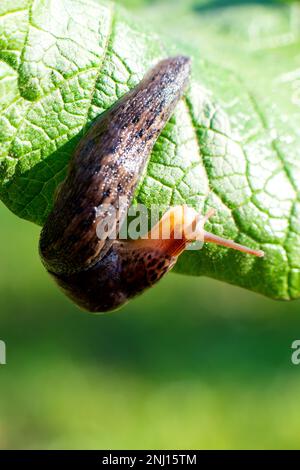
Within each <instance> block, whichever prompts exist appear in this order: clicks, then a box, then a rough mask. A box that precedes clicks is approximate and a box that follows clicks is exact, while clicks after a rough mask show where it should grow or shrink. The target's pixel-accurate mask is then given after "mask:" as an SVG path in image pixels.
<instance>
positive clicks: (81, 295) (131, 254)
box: [39, 56, 263, 312]
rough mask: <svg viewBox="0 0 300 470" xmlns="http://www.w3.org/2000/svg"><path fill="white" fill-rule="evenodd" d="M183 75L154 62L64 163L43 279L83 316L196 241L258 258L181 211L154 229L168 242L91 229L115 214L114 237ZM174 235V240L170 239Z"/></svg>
mask: <svg viewBox="0 0 300 470" xmlns="http://www.w3.org/2000/svg"><path fill="white" fill-rule="evenodd" d="M190 67H191V64H190V59H189V58H187V57H182V56H179V57H171V58H168V59H165V60H163V61H161V62H159V63H158V64H157V65H156V66H155V67H154V68H153V69H151V70H150V72H148V74H146V76H145V77H144V78H143V80H142V81H141V82H140V83H139V84H138V85H137V86H136V87H135V88H134V89H133V90H131V91H130V92H129V93H127V94H126V95H125V96H124V97H123V98H122V99H120V100H119V101H118V102H117V103H116V104H115V105H114V106H112V107H111V108H110V109H109V110H108V111H107V112H105V113H103V114H102V115H101V116H100V117H99V118H98V119H97V120H96V122H95V123H94V124H93V125H92V127H91V128H90V129H89V131H88V132H87V133H86V135H85V136H84V137H83V138H82V139H81V140H80V142H79V144H78V146H77V148H76V150H75V152H74V155H73V156H72V158H71V160H70V164H69V168H68V172H67V176H66V179H65V180H64V182H63V183H62V184H61V186H60V188H59V190H58V191H57V193H56V196H55V201H54V207H53V210H52V212H51V213H50V214H49V216H48V218H47V220H46V223H45V225H44V227H43V229H42V232H41V237H40V245H39V249H40V256H41V259H42V262H43V264H44V266H45V268H46V269H47V271H48V272H49V273H50V275H51V276H52V277H53V278H54V279H55V280H56V282H57V284H58V285H59V286H60V287H61V288H62V289H63V291H64V292H65V293H66V295H67V296H69V297H70V298H71V299H72V300H73V301H74V302H75V303H76V304H77V305H79V306H80V307H81V308H83V309H85V310H88V311H90V312H106V311H109V310H115V309H116V308H118V307H120V306H121V305H123V304H124V303H126V302H127V301H128V300H129V299H131V298H132V297H134V296H136V295H137V294H139V293H141V292H142V291H144V290H145V289H147V288H149V287H151V286H152V285H153V284H155V283H156V282H157V281H158V280H159V279H161V278H162V276H164V274H165V273H167V272H168V271H169V270H170V269H171V268H172V267H173V266H174V264H175V262H176V260H177V258H178V256H179V255H180V253H181V252H182V251H183V250H184V249H185V248H186V246H187V244H188V243H190V242H191V241H193V240H195V239H197V237H198V236H199V234H200V235H201V236H202V239H203V241H210V242H213V243H217V244H221V245H224V246H227V247H231V248H235V249H238V250H240V251H244V252H246V253H250V254H254V255H257V256H263V252H261V251H259V250H258V251H256V250H252V249H250V248H247V247H243V246H241V245H238V244H236V243H234V242H233V241H230V240H224V239H222V238H220V237H217V236H216V235H213V234H209V233H207V232H205V231H204V224H205V222H206V220H207V219H208V217H209V216H211V215H212V213H211V212H210V213H209V214H208V215H207V216H206V217H201V216H200V215H199V214H197V212H196V211H195V210H194V209H192V208H185V209H186V211H185V214H186V215H185V218H183V215H182V211H181V210H180V209H181V206H175V207H171V208H170V209H169V211H168V212H167V213H166V214H165V215H164V216H163V217H162V219H161V220H160V221H159V222H158V226H156V227H155V228H156V229H157V228H159V230H160V229H161V227H162V225H163V223H164V220H165V219H166V217H167V216H168V218H169V220H170V221H171V222H170V223H171V231H170V237H169V238H168V239H163V238H157V237H151V233H153V230H154V229H155V228H154V229H151V230H152V232H151V233H150V236H149V237H143V238H140V239H138V240H121V239H120V238H118V236H116V237H115V239H114V238H112V237H110V236H109V235H110V233H109V232H107V233H106V234H105V236H102V237H99V236H98V233H97V227H98V225H99V223H101V222H102V221H103V219H104V217H106V216H107V212H108V211H107V210H101V208H102V207H112V208H115V209H116V214H117V230H118V231H119V230H120V227H121V225H122V223H123V221H124V219H125V217H126V214H127V211H128V208H129V207H130V204H131V202H132V199H133V196H134V191H135V189H136V187H137V184H138V182H139V179H140V176H141V175H142V173H143V170H144V168H145V166H146V164H147V162H148V159H149V157H150V154H151V151H152V148H153V145H154V144H155V142H156V140H157V138H158V136H159V134H160V132H161V131H162V129H163V128H164V126H165V124H166V123H167V122H168V120H169V119H170V117H171V115H172V113H173V111H174V108H175V106H176V104H177V103H178V102H179V100H180V99H181V98H182V96H183V94H184V92H185V90H186V87H187V85H188V82H189V76H190ZM120 200H122V201H125V203H123V204H120V202H119V201H120ZM99 208H100V209H99ZM192 226H193V228H194V229H195V227H197V229H196V235H195V230H194V231H193V234H192V235H191V234H190V233H191V230H189V229H190V228H191V227H192ZM175 229H176V230H177V232H178V231H179V233H180V234H181V236H180V237H175V236H174V233H175ZM117 235H118V233H117Z"/></svg>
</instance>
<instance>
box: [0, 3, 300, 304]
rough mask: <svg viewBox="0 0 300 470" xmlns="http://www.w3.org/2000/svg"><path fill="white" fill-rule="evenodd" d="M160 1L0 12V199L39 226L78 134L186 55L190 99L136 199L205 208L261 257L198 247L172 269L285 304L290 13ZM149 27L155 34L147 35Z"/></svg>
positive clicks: (295, 241)
mask: <svg viewBox="0 0 300 470" xmlns="http://www.w3.org/2000/svg"><path fill="white" fill-rule="evenodd" d="M173 3H174V2H173ZM173 3H170V2H165V3H162V5H160V6H159V7H148V8H146V9H145V10H141V11H139V14H138V16H137V17H136V18H135V17H132V16H131V15H129V14H128V13H127V12H126V11H125V10H124V9H123V8H122V7H121V6H119V5H116V4H113V3H110V2H105V1H102V0H89V1H83V0H33V1H32V0H14V2H13V6H12V2H11V1H8V0H2V1H1V4H0V146H1V147H0V184H1V186H0V196H1V199H2V200H3V201H4V203H5V204H6V205H7V206H8V207H9V208H10V209H11V210H12V211H13V212H15V213H16V214H17V215H18V216H20V217H23V218H25V219H28V220H30V221H33V222H35V223H38V224H40V225H42V224H43V222H44V220H45V218H46V216H47V214H48V213H49V211H50V209H51V207H52V201H53V193H54V191H55V188H56V187H57V185H58V184H59V182H60V181H61V180H62V179H63V178H64V175H65V170H66V165H67V162H68V160H69V158H70V155H71V153H72V151H73V150H74V147H75V145H76V143H77V142H78V139H79V138H80V136H81V135H82V133H83V132H84V131H85V129H86V127H87V126H88V125H89V124H90V123H91V122H92V121H93V120H94V119H95V118H96V117H97V116H98V115H99V114H100V113H102V112H103V111H104V110H106V109H107V108H109V107H110V106H111V105H112V104H113V103H114V102H115V101H116V100H117V99H118V98H120V97H121V96H122V95H123V94H124V93H126V92H127V91H128V90H129V89H130V88H132V87H133V86H134V85H135V84H136V83H137V82H138V81H139V80H140V79H141V78H142V76H143V75H144V73H145V71H146V70H148V69H149V67H151V65H153V64H154V63H156V62H157V61H158V60H159V59H161V58H163V57H166V56H168V55H174V54H177V53H181V54H182V53H185V54H188V55H190V56H192V57H193V76H192V80H191V85H190V89H189V90H188V92H187V94H186V97H185V99H184V100H182V102H181V103H180V104H179V106H178V107H177V110H176V112H175V115H174V116H173V118H172V119H171V121H170V123H169V124H168V125H167V126H166V128H165V129H164V131H163V133H162V135H161V137H160V138H159V141H158V142H157V144H156V146H155V149H154V151H153V154H152V157H151V161H150V163H149V165H148V169H147V172H146V174H145V176H144V178H143V181H142V183H141V184H140V186H139V189H138V191H137V194H136V197H137V199H138V200H139V201H140V202H143V203H146V204H147V205H148V206H149V205H151V204H161V205H162V206H164V207H167V206H168V205H170V204H181V203H187V204H190V205H192V206H194V207H195V208H196V209H197V210H199V211H201V212H203V211H205V210H207V209H208V208H211V207H215V208H216V209H217V215H216V216H215V217H214V218H213V219H212V223H211V227H209V228H210V230H211V231H213V232H214V233H217V234H219V235H223V236H226V237H227V238H233V239H235V240H236V241H238V242H240V243H243V244H247V245H249V246H253V247H257V248H262V249H264V250H265V252H266V256H265V258H264V259H257V258H254V257H251V256H247V255H244V254H241V253H237V252H234V251H232V250H227V249H225V248H220V247H216V246H205V248H204V249H203V250H200V251H187V252H185V253H184V254H183V255H182V256H181V258H180V260H179V261H178V263H177V265H176V268H175V269H176V270H177V271H178V272H181V273H185V274H193V275H207V276H211V277H214V278H217V279H222V280H225V281H227V282H230V283H233V284H236V285H240V286H244V287H247V288H248V289H252V290H254V291H257V292H261V293H263V294H265V295H268V296H270V297H273V298H278V299H293V298H297V297H299V296H300V197H299V181H300V159H299V148H300V131H299V129H300V113H299V105H300V84H299V80H300V64H299V42H300V37H299V32H300V28H299V23H300V21H298V20H299V19H300V15H299V10H298V9H297V5H296V6H295V5H291V6H290V5H280V4H278V5H277V4H275V3H274V5H272V4H271V5H269V6H257V5H256V6H248V7H244V6H238V5H237V6H236V7H226V6H225V5H226V4H225V3H224V4H223V6H222V5H221V7H220V4H218V2H217V1H215V2H214V3H205V2H203V1H202V2H198V3H196V4H195V3H194V2H184V3H183V2H182V3H179V4H178V6H175V5H173ZM291 11H292V12H293V14H292V15H291ZM150 17H152V18H153V23H156V28H157V30H158V31H159V30H162V29H164V30H166V28H168V29H169V31H168V33H167V34H166V31H161V32H160V33H158V34H157V33H153V32H152V31H153V30H154V29H155V28H151V26H148V24H151V20H150V19H149V18H150ZM137 18H138V19H137ZM290 18H292V21H291V20H290ZM149 29H150V30H149ZM180 31H181V32H180ZM180 36H181V37H180ZM182 39H184V41H183V40H182Z"/></svg>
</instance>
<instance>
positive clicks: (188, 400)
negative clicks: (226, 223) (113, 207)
mask: <svg viewBox="0 0 300 470" xmlns="http://www.w3.org/2000/svg"><path fill="white" fill-rule="evenodd" d="M121 3H125V2H121ZM126 3H128V4H132V6H133V7H138V6H139V5H140V4H141V3H143V2H141V1H139V0H132V1H130V0H128V2H126ZM144 3H146V4H151V3H153V4H154V7H155V8H156V7H157V4H158V2H146V1H145V2H144ZM174 3H175V2H174ZM181 3H182V2H181ZM256 3H257V2H256ZM0 220H1V224H0V228H1V230H0V263H1V269H0V339H2V340H4V341H5V342H6V345H7V365H5V366H0V448H2V449H6V448H17V449H23V448H34V449H37V448H42V449H46V448H50V449H51V448H56V449H76V448H97V449H101V448H102V449H116V448H126V449H134V448H146V449H147V448H148V449H155V448H157V449H163V448H171V449H175V448H179V449H180V448H181V449H183V448H185V449H195V448H205V449H209V448H225V449H231V448H234V449H237V448H300V399H299V397H300V366H298V367H297V366H294V365H292V364H291V344H292V342H293V340H295V339H300V303H299V302H294V303H279V302H274V301H271V300H268V299H265V298H263V297H260V296H258V295H255V294H253V293H249V292H247V291H244V290H241V289H238V288H235V287H232V286H228V285H225V284H222V283H219V282H216V281H212V280H208V279H204V278H203V279H202V278H198V279H197V278H188V277H182V276H180V275H175V274H170V275H169V276H167V278H166V279H164V280H163V281H162V282H161V283H160V284H159V285H158V286H157V287H156V288H154V289H152V290H150V291H148V292H147V293H146V294H144V295H143V296H142V297H140V298H138V299H137V300H135V301H133V302H131V303H130V304H129V305H128V306H127V307H125V308H124V309H123V310H121V311H119V312H116V313H113V314H108V315H102V316H92V315H89V314H87V313H84V312H81V311H80V310H78V309H77V308H76V307H75V306H74V305H72V304H71V303H70V302H69V301H68V300H67V299H66V298H65V297H64V296H63V294H61V293H60V292H59V290H58V289H57V288H56V286H55V285H54V284H53V283H52V281H51V279H50V278H49V277H48V275H47V274H46V272H45V271H44V269H43V267H42V266H41V264H40V261H39V257H38V252H37V245H38V237H39V228H38V227H35V226H33V225H31V224H29V223H28V222H25V221H22V220H19V219H17V218H16V217H15V216H14V215H12V214H11V213H9V211H8V210H7V209H6V208H5V207H4V206H2V205H1V206H0Z"/></svg>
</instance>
